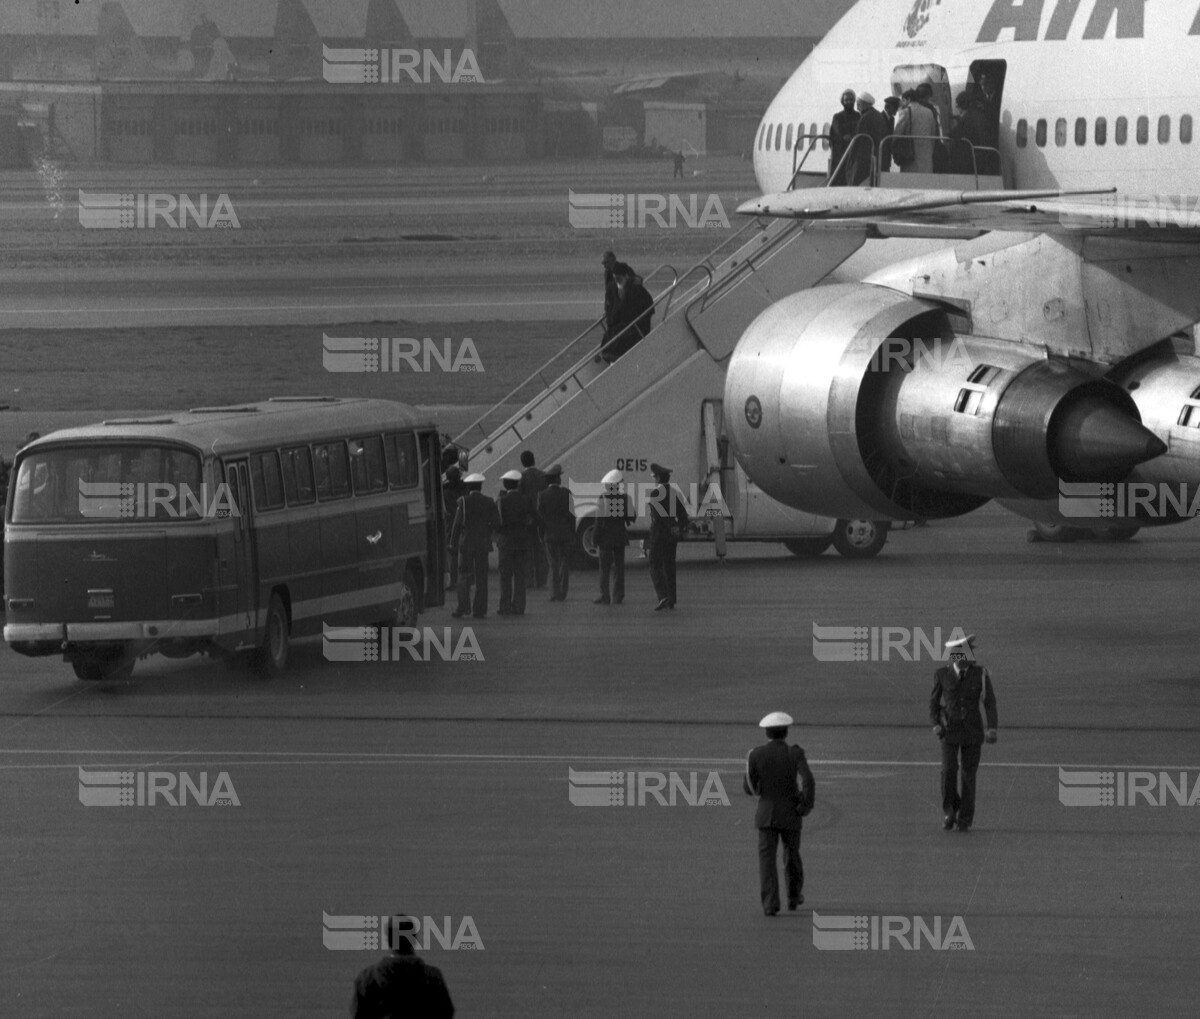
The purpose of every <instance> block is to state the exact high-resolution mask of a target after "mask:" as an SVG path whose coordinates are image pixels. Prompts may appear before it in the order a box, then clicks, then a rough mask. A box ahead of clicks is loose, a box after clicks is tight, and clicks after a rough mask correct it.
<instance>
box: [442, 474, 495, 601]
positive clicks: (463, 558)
mask: <svg viewBox="0 0 1200 1019" xmlns="http://www.w3.org/2000/svg"><path fill="white" fill-rule="evenodd" d="M484 480H485V479H484V477H483V475H482V474H468V475H467V476H466V477H465V478H463V485H464V486H466V490H467V494H466V495H464V496H463V497H462V498H461V499H459V500H458V508H457V509H456V510H455V513H454V523H453V524H452V525H451V527H450V554H451V555H457V556H459V561H458V607H457V608H456V609H455V610H454V611H453V612H452V613H450V614H451V615H452V616H454V618H455V619H461V618H462V617H463V616H465V615H466V614H467V613H468V612H470V613H471V615H472V616H473V617H474V618H475V619H482V618H483V617H484V616H486V615H487V608H488V553H489V552H491V550H492V534H493V533H494V532H495V531H496V530H497V529H499V527H500V514H499V513H497V512H496V503H495V500H493V499H492V497H491V496H488V495H484V494H483V482H484ZM472 584H473V585H474V586H475V601H474V604H473V605H472V603H471V585H472Z"/></svg>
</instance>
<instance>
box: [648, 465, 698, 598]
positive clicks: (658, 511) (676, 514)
mask: <svg viewBox="0 0 1200 1019" xmlns="http://www.w3.org/2000/svg"><path fill="white" fill-rule="evenodd" d="M650 473H651V474H653V475H654V480H655V481H656V482H658V487H656V488H655V489H654V491H652V492H651V493H650V498H649V500H648V505H647V507H646V509H647V512H648V513H649V514H650V538H649V541H647V543H646V544H647V546H648V551H649V555H650V582H651V583H652V584H654V596H655V597H656V598H657V599H658V604H657V605H655V606H654V611H655V612H658V611H659V610H660V609H673V608H674V607H675V553H676V548H677V546H678V545H679V539H680V537H682V536H683V534H684V533H685V532H686V531H687V526H688V513H687V510H686V509H684V506H683V500H682V499H680V498H679V497H678V496H677V494H676V493H675V491H674V489H672V488H671V468H669V467H663V466H661V465H660V464H654V463H652V464H651V465H650Z"/></svg>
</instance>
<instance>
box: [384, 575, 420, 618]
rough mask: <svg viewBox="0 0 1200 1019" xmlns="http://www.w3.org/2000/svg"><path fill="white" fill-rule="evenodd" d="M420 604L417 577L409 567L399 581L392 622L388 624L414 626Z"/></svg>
mask: <svg viewBox="0 0 1200 1019" xmlns="http://www.w3.org/2000/svg"><path fill="white" fill-rule="evenodd" d="M420 604H421V602H420V595H419V589H418V587H417V578H416V577H415V576H413V571H412V570H411V569H408V570H405V571H404V579H403V580H402V581H401V582H400V593H399V594H398V595H397V596H396V605H395V609H394V611H393V616H394V622H392V623H391V624H390V625H392V626H407V627H415V626H416V625H417V614H418V612H419V611H420V609H419V606H420Z"/></svg>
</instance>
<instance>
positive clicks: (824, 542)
mask: <svg viewBox="0 0 1200 1019" xmlns="http://www.w3.org/2000/svg"><path fill="white" fill-rule="evenodd" d="M832 541H833V535H828V536H827V537H824V538H789V539H788V540H787V541H785V542H784V543H783V547H784V548H786V549H787V550H788V551H789V552H791V553H792V555H794V556H800V557H801V558H806V557H809V556H818V555H820V554H821V553H822V552H824V551H825V550H826V549H827V548H829V545H830V543H831V542H832Z"/></svg>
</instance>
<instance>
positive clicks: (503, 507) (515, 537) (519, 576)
mask: <svg viewBox="0 0 1200 1019" xmlns="http://www.w3.org/2000/svg"><path fill="white" fill-rule="evenodd" d="M500 480H501V482H503V484H504V489H503V491H501V493H500V498H499V500H497V503H496V505H497V508H498V509H499V510H500V537H499V540H498V541H497V543H496V544H497V549H498V551H499V559H500V607H499V608H498V609H496V615H498V616H523V615H525V578H526V577H527V576H528V565H527V560H528V557H529V529H530V528H531V527H532V526H533V504H532V503H531V502H530V501H529V496H527V495H526V494H525V493H524V492H522V491H521V490H520V484H521V472H520V471H507V472H506V473H504V474H502V475H500Z"/></svg>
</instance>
